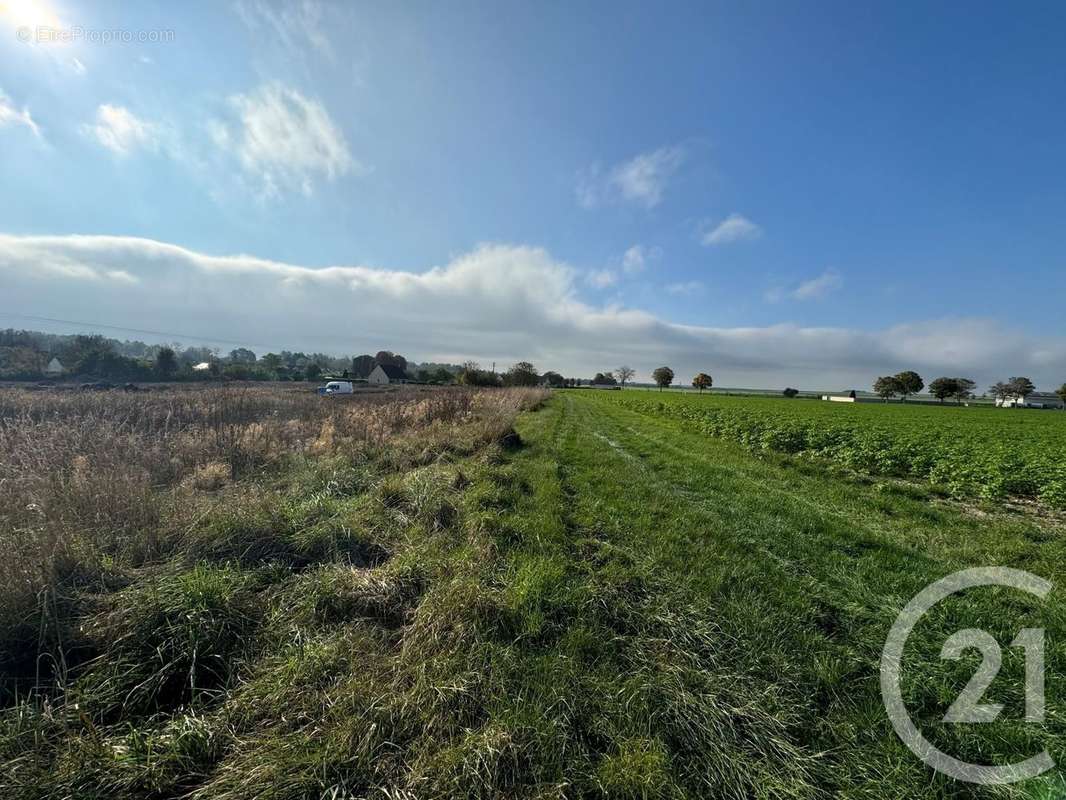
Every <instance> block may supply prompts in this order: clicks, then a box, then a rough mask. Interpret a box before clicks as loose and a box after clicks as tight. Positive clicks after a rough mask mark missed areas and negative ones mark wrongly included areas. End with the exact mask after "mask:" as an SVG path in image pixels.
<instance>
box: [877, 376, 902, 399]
mask: <svg viewBox="0 0 1066 800" xmlns="http://www.w3.org/2000/svg"><path fill="white" fill-rule="evenodd" d="M899 393H900V386H899V379H898V378H896V376H895V375H882V376H881V377H880V378H878V379H877V380H876V381H874V394H876V395H877V396H878V397H880V398H881V399H882V400H884V401H885V402H886V403H887V402H888V399H889V398H890V397H895V396H896V395H897V394H899Z"/></svg>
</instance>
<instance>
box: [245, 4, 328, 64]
mask: <svg viewBox="0 0 1066 800" xmlns="http://www.w3.org/2000/svg"><path fill="white" fill-rule="evenodd" d="M236 9H237V14H238V15H239V16H240V18H241V20H242V21H243V22H244V24H245V25H247V26H248V29H249V30H250V31H252V33H254V34H258V33H260V32H262V31H267V32H269V33H271V34H272V35H273V36H275V37H276V38H277V40H278V41H280V42H281V43H282V45H283V46H284V47H285V49H286V50H287V51H289V53H290V54H296V55H302V53H303V51H304V49H305V48H306V47H307V46H309V47H310V48H311V49H312V50H313V51H315V52H317V53H319V54H321V55H323V56H325V57H326V58H327V59H328V60H330V61H335V60H336V55H335V53H334V51H333V45H332V44H331V43H330V40H329V36H328V35H327V34H326V24H325V23H324V21H323V19H322V16H323V8H322V5H321V4H319V3H317V2H314V1H313V0H301V1H300V2H289V3H283V4H281V5H275V4H270V3H266V2H261V0H238V2H237V4H236Z"/></svg>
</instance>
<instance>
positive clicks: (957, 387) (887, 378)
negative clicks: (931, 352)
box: [873, 370, 1066, 404]
mask: <svg viewBox="0 0 1066 800" xmlns="http://www.w3.org/2000/svg"><path fill="white" fill-rule="evenodd" d="M924 388H925V383H924V382H923V380H922V376H921V375H919V374H918V373H917V372H914V371H913V370H907V371H905V372H900V373H897V374H895V375H882V376H881V377H880V378H878V379H877V380H875V381H874V385H873V390H874V393H875V394H877V395H878V396H879V397H881V399H883V400H885V401H886V402H887V401H888V400H889V399H891V398H893V397H897V396H898V397H899V398H900V399H901V400H902V401H903V402H906V400H907V398H908V397H910V396H911V395H915V394H918V393H920V392H921V391H922V389H924ZM976 388H977V383H976V382H975V381H973V380H971V379H970V378H948V377H942V378H935V379H934V380H932V381H931V382H930V383H929V394H931V395H932V396H933V397H935V398H936V399H937V400H939V401H940V402H941V403H943V402H944V401H945V400H947V399H949V398H951V399H954V400H955V402H956V403H960V404H961V403H963V402H964V401H966V400H970V399H972V398H973V397H974V396H975V391H974V390H975V389H976ZM1035 391H1036V384H1034V383H1033V382H1032V380H1030V379H1029V378H1027V377H1024V376H1018V377H1014V378H1011V379H1009V380H1006V381H999V382H997V383H994V384H992V386H991V387H989V390H988V393H989V394H990V395H992V397H994V398H995V399H997V400H1011V399H1014V398H1021V399H1022V400H1023V401H1024V400H1026V399H1027V398H1028V397H1029V396H1030V395H1032V394H1033V393H1034V392H1035ZM1055 394H1057V395H1058V396H1059V397H1060V398H1062V401H1063V402H1064V403H1066V383H1064V384H1063V385H1062V386H1060V387H1059V388H1058V389H1057V390H1056V391H1055Z"/></svg>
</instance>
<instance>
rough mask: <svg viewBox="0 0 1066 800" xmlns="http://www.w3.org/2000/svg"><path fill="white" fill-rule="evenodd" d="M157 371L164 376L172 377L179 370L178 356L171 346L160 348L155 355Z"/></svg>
mask: <svg viewBox="0 0 1066 800" xmlns="http://www.w3.org/2000/svg"><path fill="white" fill-rule="evenodd" d="M154 369H155V372H156V374H157V375H159V376H160V377H162V378H170V377H172V376H173V375H174V373H175V372H177V371H178V357H177V355H176V354H175V353H174V351H173V350H172V349H171V348H169V347H161V348H159V352H158V353H156V355H155V366H154Z"/></svg>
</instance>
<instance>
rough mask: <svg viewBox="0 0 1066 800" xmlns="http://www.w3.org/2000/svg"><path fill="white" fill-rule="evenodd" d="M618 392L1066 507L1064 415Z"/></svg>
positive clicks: (900, 468) (764, 446) (715, 422)
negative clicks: (657, 395) (659, 395)
mask: <svg viewBox="0 0 1066 800" xmlns="http://www.w3.org/2000/svg"><path fill="white" fill-rule="evenodd" d="M610 400H612V401H614V402H621V403H624V404H625V405H627V406H628V407H630V408H632V409H633V410H637V411H640V412H642V413H648V414H655V415H659V416H667V417H671V418H674V419H678V420H682V421H684V422H685V424H686V425H688V426H690V427H691V428H693V429H695V430H699V431H702V432H704V433H707V434H709V435H712V436H719V437H724V438H727V439H732V440H734V441H737V442H740V443H742V444H744V445H745V446H747V447H750V448H752V449H754V450H772V451H776V452H781V453H790V454H797V455H805V456H815V457H819V458H827V459H830V460H832V461H833V462H835V463H838V464H841V465H843V466H846V467H848V468H850V469H854V470H856V471H860V472H864V473H868V474H873V475H889V476H897V477H903V478H910V479H919V480H924V481H928V482H930V483H932V484H935V485H937V486H940V487H942V488H944V489H946V490H947V491H948V492H950V493H951V494H953V495H955V496H959V497H981V498H986V499H997V498H1004V497H1027V498H1039V499H1040V500H1042V501H1043V502H1045V503H1047V504H1048V505H1051V506H1054V507H1058V508H1066V414H1061V413H1057V412H1051V411H1032V410H1012V409H989V408H964V407H929V406H919V405H916V404H912V405H902V404H888V405H881V404H851V405H845V404H837V403H822V402H818V401H808V400H784V399H780V400H779V399H765V398H754V397H753V398H738V397H715V396H704V397H700V396H696V397H692V396H678V395H663V396H662V397H654V396H652V397H649V396H648V395H645V394H640V395H638V394H637V393H632V394H629V395H624V396H623V395H621V393H617V394H614V395H613V396H611V397H610Z"/></svg>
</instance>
